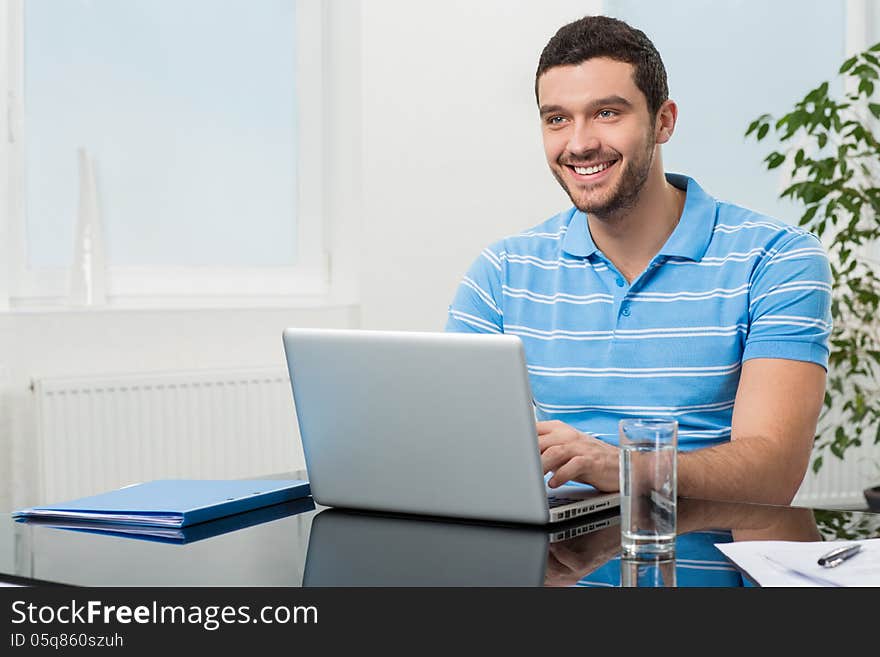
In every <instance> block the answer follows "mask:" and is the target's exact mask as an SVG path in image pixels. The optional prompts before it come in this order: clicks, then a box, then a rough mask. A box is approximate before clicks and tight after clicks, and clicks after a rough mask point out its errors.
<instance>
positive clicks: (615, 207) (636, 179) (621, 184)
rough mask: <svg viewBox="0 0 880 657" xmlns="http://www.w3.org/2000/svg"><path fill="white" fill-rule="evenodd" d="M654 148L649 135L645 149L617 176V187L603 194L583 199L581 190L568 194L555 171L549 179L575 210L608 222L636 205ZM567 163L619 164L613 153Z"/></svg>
mask: <svg viewBox="0 0 880 657" xmlns="http://www.w3.org/2000/svg"><path fill="white" fill-rule="evenodd" d="M655 145H656V141H655V139H654V135H653V133H651V132H649V133H648V136H647V144H646V146H645V149H644V150H643V151H642V152H640V153H637V154H636V156H635V157H634V158H633V159H631V160H629V161H628V162H627V163H626V164H624V165H623V169H622V170H621V171H620V173H619V175H618V179H617V184H616V185H615V186H614V187H612V188H611V189H608V190H607V191H606V192H605V193H604V194H600V193H599V192H594V193H593V194H590V195H589V196H587V195H585V194H584V193H583V192H584V188H582V187H575V188H574V190H572V189H571V188H570V187H569V186H568V184H567V183H566V180H565V178H564V177H563V176H562V174H561V173H560V171H559V170H557V169H556V168H551V171H552V172H553V177H554V178H556V181H557V182H558V183H559V184H560V185H561V186H562V189H564V190H565V193H566V194H568V197H569V198H570V199H571V202H572V203H573V204H574V206H575V207H576V208H577V209H578V210H580V211H581V212H584V213H585V214H588V215H591V216H595V217H597V218H607V219H611V218H614V217H618V216H620V215H621V214H623V213H624V212H626V211H627V210H629V209H631V208H633V207H634V206H635V205H636V202H637V201H638V198H639V194H640V193H641V191H642V188H643V187H644V186H645V183H646V182H647V181H648V173H649V172H650V170H651V165H652V164H653V163H654V146H655ZM561 159H562V158H561V157H560V160H561ZM567 159H572V160H575V161H587V160H599V161H609V160H613V159H617V160H618V162H619V161H620V160H621V157H620V155H619V154H618V153H613V154H611V155H609V156H608V157H601V158H595V157H587V156H586V155H585V156H583V157H574V156H569V158H567ZM560 160H557V164H558V165H559V167H564V166H566V165H565V164H563V163H562V162H561V161H560ZM587 189H589V188H587Z"/></svg>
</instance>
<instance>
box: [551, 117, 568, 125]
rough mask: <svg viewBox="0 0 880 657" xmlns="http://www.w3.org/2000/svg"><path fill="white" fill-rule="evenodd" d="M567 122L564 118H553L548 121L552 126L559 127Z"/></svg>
mask: <svg viewBox="0 0 880 657" xmlns="http://www.w3.org/2000/svg"><path fill="white" fill-rule="evenodd" d="M564 120H565V118H564V117H561V116H551V117H549V118H548V119H547V123H549V124H550V125H559V124H561V123H562V122H563V121H564Z"/></svg>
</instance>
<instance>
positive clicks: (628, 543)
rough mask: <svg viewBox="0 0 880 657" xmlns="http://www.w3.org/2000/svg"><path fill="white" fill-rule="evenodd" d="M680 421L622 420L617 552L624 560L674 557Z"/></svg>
mask: <svg viewBox="0 0 880 657" xmlns="http://www.w3.org/2000/svg"><path fill="white" fill-rule="evenodd" d="M677 451H678V422H676V421H675V420H668V419H655V418H633V419H626V420H621V421H620V547H621V552H622V554H623V556H624V557H643V556H655V555H670V554H674V552H675V523H676V500H677V491H676V489H677V487H678V472H677V462H678V461H677Z"/></svg>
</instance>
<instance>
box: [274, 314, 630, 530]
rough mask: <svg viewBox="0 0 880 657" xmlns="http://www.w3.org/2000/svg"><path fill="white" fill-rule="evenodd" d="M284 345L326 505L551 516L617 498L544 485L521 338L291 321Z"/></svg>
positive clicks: (315, 487)
mask: <svg viewBox="0 0 880 657" xmlns="http://www.w3.org/2000/svg"><path fill="white" fill-rule="evenodd" d="M283 343H284V350H285V354H286V357H287V366H288V370H289V372H290V382H291V387H292V390H293V398H294V405H295V410H296V415H297V421H298V424H299V430H300V436H301V439H302V446H303V453H304V456H305V461H306V470H307V472H308V477H309V483H310V486H311V491H312V496H313V497H314V499H315V502H316V503H318V504H319V505H323V506H332V507H345V508H352V509H362V510H366V511H380V512H382V511H386V512H396V513H410V514H424V515H431V516H441V517H450V518H471V519H478V520H489V521H496V522H513V523H526V524H542V525H543V524H549V523H555V522H561V521H565V520H570V519H571V518H576V517H578V516H582V515H585V514H589V513H595V512H597V511H601V510H603V509H608V508H612V507H615V506H618V505H619V503H620V496H619V493H616V492H615V493H603V492H600V491H597V490H596V489H595V488H593V487H591V486H585V485H582V484H573V483H571V482H569V484H567V485H565V486H561V487H559V488H556V489H552V490H551V489H549V488H548V487H547V485H546V481H547V479H548V478H549V477H545V476H544V474H543V468H542V466H541V458H540V452H539V449H538V440H537V433H536V430H535V416H534V407H533V404H532V394H531V389H530V387H529V379H528V372H527V370H526V361H525V351H524V349H523V344H522V342H521V340H520V339H519V338H518V337H516V336H512V335H496V334H490V335H486V334H462V333H441V332H408V331H373V330H360V329H304V328H288V329H286V330H285V331H284V332H283Z"/></svg>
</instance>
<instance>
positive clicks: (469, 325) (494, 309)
mask: <svg viewBox="0 0 880 657" xmlns="http://www.w3.org/2000/svg"><path fill="white" fill-rule="evenodd" d="M503 255H504V251H503V250H502V249H501V248H500V246H498V245H495V246H490V247H487V248H485V249H483V251H482V252H481V253H480V255H479V257H478V258H477V259H476V260H475V261H474V263H473V264H472V265H471V267H470V269H468V271H467V273H466V274H465V275H464V277H463V278H462V279H461V282H460V283H459V285H458V289H457V290H456V292H455V297H454V298H453V300H452V304H451V305H450V306H449V316H448V319H447V322H446V331H448V332H454V333H503V332H504V313H503V310H502V301H501V299H502V283H501V280H502V271H503V269H504V260H503Z"/></svg>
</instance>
